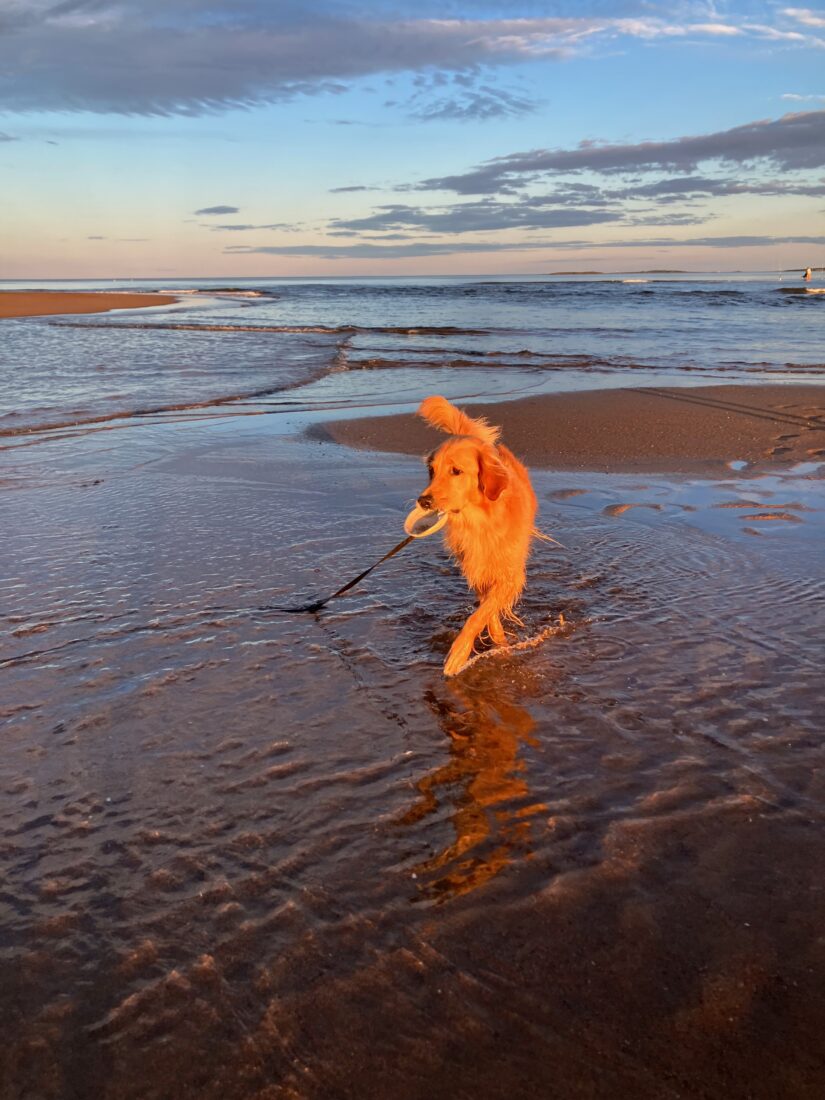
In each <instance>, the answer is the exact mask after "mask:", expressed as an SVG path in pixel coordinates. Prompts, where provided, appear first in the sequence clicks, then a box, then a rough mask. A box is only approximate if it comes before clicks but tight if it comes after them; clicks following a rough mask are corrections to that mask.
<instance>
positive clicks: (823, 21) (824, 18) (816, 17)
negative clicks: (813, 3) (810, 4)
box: [781, 8, 825, 27]
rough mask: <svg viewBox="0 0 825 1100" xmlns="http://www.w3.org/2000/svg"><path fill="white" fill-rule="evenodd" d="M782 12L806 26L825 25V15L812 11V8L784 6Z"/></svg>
mask: <svg viewBox="0 0 825 1100" xmlns="http://www.w3.org/2000/svg"><path fill="white" fill-rule="evenodd" d="M781 14H782V15H787V16H788V17H789V18H791V19H795V20H796V21H797V22H798V23H802V24H803V25H804V26H806V27H825V15H822V14H821V13H817V12H814V11H811V9H810V8H783V9H782V12H781Z"/></svg>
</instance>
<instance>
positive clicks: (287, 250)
mask: <svg viewBox="0 0 825 1100" xmlns="http://www.w3.org/2000/svg"><path fill="white" fill-rule="evenodd" d="M785 244H807V245H816V246H822V245H825V236H822V237H816V236H783V237H770V236H730V237H686V238H681V239H680V238H677V237H646V238H640V239H637V240H630V241H598V240H573V241H521V242H518V243H513V242H509V243H508V242H505V241H498V242H489V241H488V242H483V241H472V242H470V241H458V242H447V243H441V242H424V241H418V242H415V243H413V244H400V245H380V244H361V243H358V244H305V245H262V246H257V247H253V246H241V245H235V246H230V247H228V248H225V249H224V254H230V255H235V256H237V255H265V256H306V257H314V258H318V259H325V260H397V259H405V258H412V257H418V256H449V255H458V254H466V253H485V252H489V253H495V252H528V251H530V252H533V251H536V250H539V249H544V250H546V251H555V252H559V251H561V252H577V251H582V250H585V249H591V248H604V249H629V248H666V249H679V248H718V249H731V248H764V247H769V246H771V245H785Z"/></svg>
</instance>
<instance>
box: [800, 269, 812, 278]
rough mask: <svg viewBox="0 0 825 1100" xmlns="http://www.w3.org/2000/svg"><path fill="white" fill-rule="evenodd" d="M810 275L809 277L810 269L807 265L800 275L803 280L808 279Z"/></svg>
mask: <svg viewBox="0 0 825 1100" xmlns="http://www.w3.org/2000/svg"><path fill="white" fill-rule="evenodd" d="M810 277H811V269H810V268H809V267H806V268H805V274H804V275H803V276H802V278H803V279H805V280H808V279H810Z"/></svg>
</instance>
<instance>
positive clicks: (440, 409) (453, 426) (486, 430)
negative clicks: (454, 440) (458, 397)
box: [418, 394, 501, 444]
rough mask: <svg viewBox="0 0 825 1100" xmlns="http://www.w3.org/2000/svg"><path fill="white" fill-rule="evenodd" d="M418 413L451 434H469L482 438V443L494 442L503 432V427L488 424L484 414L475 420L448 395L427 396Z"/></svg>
mask: <svg viewBox="0 0 825 1100" xmlns="http://www.w3.org/2000/svg"><path fill="white" fill-rule="evenodd" d="M418 415H419V416H421V417H423V418H424V420H426V421H427V423H428V424H432V426H433V427H434V428H440V429H441V431H442V432H447V433H448V434H449V435H469V436H472V437H473V438H474V439H480V440H481V442H482V443H490V444H493V443H495V442H496V440H497V439H498V437H499V435H500V434H501V428H496V427H495V426H494V425H493V424H488V423H487V421H486V420H485V419H484V417H483V416H479V417H477V418H476V419H475V420H474V419H473V418H472V417H471V416H467V414H466V413H463V412H462V411H461V409H457V408H456V407H455V405H451V404H450V402H449V401H448V400H447V398H446V397H439V396H438V395H435V394H434V395H433V396H432V397H425V398H424V400H423V401H422V402H421V404H420V405H419V408H418Z"/></svg>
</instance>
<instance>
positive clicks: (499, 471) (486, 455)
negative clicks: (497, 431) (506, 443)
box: [478, 447, 510, 500]
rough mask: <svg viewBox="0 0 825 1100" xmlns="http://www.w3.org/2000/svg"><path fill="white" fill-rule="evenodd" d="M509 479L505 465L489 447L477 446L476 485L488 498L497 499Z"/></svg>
mask: <svg viewBox="0 0 825 1100" xmlns="http://www.w3.org/2000/svg"><path fill="white" fill-rule="evenodd" d="M509 481H510V474H509V473H508V472H507V467H506V466H504V465H503V463H502V462H501V459H500V458H499V457H498V455H497V454H496V453H495V451H494V450H493V449H492V447H491V448H489V449H488V448H486V447H479V451H478V487H479V489H480V490H481V492H482V493H484V495H485V496H486V497H487V499H488V500H498V498H499V497H500V496H501V494H502V493H503V492H504V490H505V489H506V488H507V485H508V483H509Z"/></svg>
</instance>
